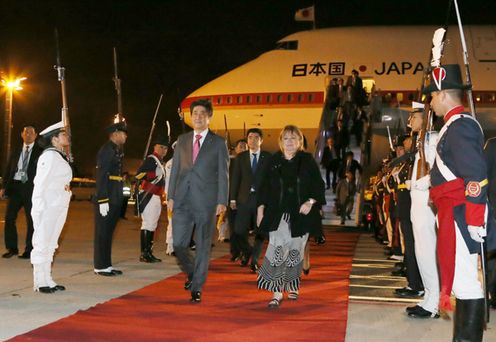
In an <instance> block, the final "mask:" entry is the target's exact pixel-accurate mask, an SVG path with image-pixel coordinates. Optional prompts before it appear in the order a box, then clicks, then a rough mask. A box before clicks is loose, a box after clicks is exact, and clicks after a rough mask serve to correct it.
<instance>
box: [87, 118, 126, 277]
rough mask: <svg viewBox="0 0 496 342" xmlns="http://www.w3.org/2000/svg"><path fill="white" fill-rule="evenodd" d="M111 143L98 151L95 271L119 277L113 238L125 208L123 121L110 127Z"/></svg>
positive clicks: (124, 140) (99, 273)
mask: <svg viewBox="0 0 496 342" xmlns="http://www.w3.org/2000/svg"><path fill="white" fill-rule="evenodd" d="M106 130H107V132H108V134H109V140H108V141H107V142H106V143H105V144H103V146H102V147H101V148H100V150H99V151H98V155H97V166H96V198H95V246H94V271H95V273H96V274H98V275H102V276H115V275H120V274H122V271H120V270H116V269H114V268H113V267H112V260H111V255H112V235H113V234H114V230H115V226H116V225H117V221H118V220H119V215H120V212H121V206H122V197H123V194H122V173H121V172H122V158H123V156H124V153H123V150H122V146H123V145H124V144H125V142H126V139H127V125H126V122H125V121H119V122H116V123H114V124H112V125H111V126H109V127H107V129H106Z"/></svg>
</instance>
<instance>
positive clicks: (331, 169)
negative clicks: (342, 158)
mask: <svg viewBox="0 0 496 342" xmlns="http://www.w3.org/2000/svg"><path fill="white" fill-rule="evenodd" d="M337 164H338V163H337V160H333V161H332V162H331V163H330V165H328V166H326V186H327V187H328V188H330V187H331V177H330V176H331V172H332V189H333V190H335V189H336V184H337V179H336V178H337V177H336V173H337V172H338V170H337V169H338V165H337Z"/></svg>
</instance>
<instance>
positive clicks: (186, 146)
mask: <svg viewBox="0 0 496 342" xmlns="http://www.w3.org/2000/svg"><path fill="white" fill-rule="evenodd" d="M190 109H191V117H192V128H193V130H192V131H190V132H188V133H185V134H182V135H180V136H179V137H178V139H177V142H175V143H174V146H172V144H171V141H170V138H169V137H161V136H158V137H156V139H155V140H154V141H153V144H152V150H151V153H150V154H149V155H148V156H147V157H146V158H145V160H144V161H143V163H142V165H141V166H140V167H139V169H138V170H137V172H136V177H135V180H136V182H137V184H138V188H137V189H136V191H135V193H136V209H137V212H138V214H139V216H140V218H141V221H142V223H141V232H140V240H141V244H140V245H141V254H140V261H142V262H147V263H155V262H160V261H161V260H160V259H159V258H157V257H155V256H154V254H153V242H154V238H155V231H156V228H157V226H158V221H159V218H160V215H161V212H162V207H163V204H164V203H165V201H167V211H168V216H169V226H168V229H167V254H172V255H174V256H175V257H176V259H177V262H178V264H179V266H180V267H181V270H182V271H183V272H184V273H185V275H186V281H185V284H184V288H185V289H186V290H188V291H190V293H191V302H195V303H197V302H201V293H202V288H203V285H204V283H205V281H206V278H207V274H208V265H209V261H210V252H211V248H212V246H213V244H212V239H213V236H214V235H215V229H216V227H217V228H220V227H221V226H224V229H223V232H221V234H219V236H222V240H223V241H226V242H229V243H230V245H231V254H232V258H231V260H232V261H233V262H236V261H239V262H240V265H241V266H249V268H250V269H251V271H252V272H253V273H254V274H258V287H259V288H260V289H265V290H267V291H270V292H271V293H272V298H271V300H270V302H269V307H271V308H277V307H279V305H280V304H281V302H282V300H283V298H284V294H286V295H287V298H288V299H289V300H297V299H298V296H299V288H300V282H301V274H302V273H305V274H308V273H309V272H310V256H309V248H308V239H309V236H311V237H313V238H314V239H315V241H316V242H317V243H320V244H322V243H325V237H324V234H323V232H322V224H321V207H322V205H324V204H325V196H324V192H325V185H324V182H323V180H322V177H321V176H320V170H319V166H318V165H317V163H316V161H315V159H314V158H313V156H312V155H311V154H309V153H307V152H305V151H304V147H305V146H304V137H303V134H302V132H301V130H300V129H299V128H298V127H296V126H292V125H288V126H286V127H285V128H284V129H283V130H282V131H281V133H280V136H279V146H280V151H279V152H276V153H275V154H271V153H269V152H266V151H263V150H262V143H263V131H262V130H261V129H258V128H253V129H250V130H248V132H247V134H246V139H244V140H241V141H239V142H237V144H236V148H235V151H236V156H232V157H231V158H230V156H229V153H228V149H227V145H226V141H225V140H224V139H223V138H221V137H220V136H218V135H216V134H214V133H213V132H212V131H210V130H209V128H208V126H209V122H210V119H211V117H212V115H213V108H212V105H211V103H210V102H209V101H207V100H198V101H196V102H193V104H192V105H191V108H190ZM106 131H107V133H108V140H107V142H105V143H104V144H103V146H102V147H101V148H100V150H99V151H98V153H97V158H96V191H95V194H94V196H93V199H92V202H93V207H94V226H95V233H94V256H93V259H94V273H95V274H96V275H98V276H104V277H115V276H120V275H122V274H123V272H122V270H119V269H116V268H114V267H113V265H112V238H113V233H114V230H115V228H116V225H117V222H118V220H119V219H120V218H125V211H123V206H124V205H125V204H124V203H125V202H127V197H128V196H129V180H128V179H127V174H125V173H124V174H123V173H122V158H123V145H124V144H125V142H126V140H127V125H126V122H125V120H123V118H121V117H120V116H116V120H114V123H113V124H112V125H110V126H109V127H107V128H106ZM21 137H22V139H23V145H22V148H21V149H19V151H16V152H15V153H13V154H12V156H11V158H10V163H9V167H8V168H7V173H6V174H5V176H4V183H3V187H2V194H1V195H2V196H3V195H4V189H5V194H6V195H7V198H8V201H7V210H6V217H7V220H6V224H5V244H6V248H7V251H6V252H5V253H4V254H3V255H2V257H3V258H12V257H14V256H18V257H19V258H24V259H30V260H31V263H32V265H33V284H34V285H33V288H34V290H35V291H38V292H40V293H48V294H51V293H55V292H57V291H64V290H65V286H63V285H60V284H57V283H56V282H55V281H54V280H53V279H52V272H51V267H52V262H53V256H54V253H55V250H56V248H57V247H58V239H59V237H60V234H61V231H62V228H63V226H64V224H65V220H66V217H67V211H68V208H69V204H70V199H71V190H70V182H71V179H72V169H71V166H70V155H69V153H68V147H69V146H70V137H69V134H68V133H67V128H66V127H65V126H64V125H63V123H62V122H58V123H56V124H54V125H52V126H50V127H48V128H47V129H45V130H43V131H42V132H41V133H40V137H39V139H38V140H39V142H42V143H41V144H37V143H36V142H35V140H37V138H38V133H37V132H36V129H35V127H34V126H32V125H26V126H25V127H23V129H22V132H21ZM39 145H43V147H44V148H42V147H40V146H39ZM171 147H174V153H173V158H172V159H171V160H169V161H168V162H167V164H164V157H165V156H166V154H167V151H168V150H169V148H171ZM230 159H231V160H230ZM123 189H126V191H125V192H126V193H123ZM22 207H24V211H25V213H26V219H27V221H28V234H27V239H26V247H25V249H24V252H23V253H22V254H20V255H19V249H18V241H17V228H16V225H15V224H16V219H17V214H18V212H19V211H20V209H21V208H22ZM250 233H251V234H254V236H255V238H254V242H253V244H252V243H251V239H249V234H250ZM264 240H268V242H269V243H268V248H267V250H266V252H265V256H264V257H263V262H261V263H260V259H261V258H262V252H263V251H262V246H263V242H264ZM192 249H195V253H194V254H192V253H191V250H192Z"/></svg>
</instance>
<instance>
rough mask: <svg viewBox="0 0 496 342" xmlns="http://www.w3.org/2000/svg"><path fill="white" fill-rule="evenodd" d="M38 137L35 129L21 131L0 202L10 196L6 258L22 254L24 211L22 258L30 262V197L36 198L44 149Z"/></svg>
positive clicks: (0, 192) (9, 164) (7, 216)
mask: <svg viewBox="0 0 496 342" xmlns="http://www.w3.org/2000/svg"><path fill="white" fill-rule="evenodd" d="M37 136H38V134H37V133H36V129H35V128H34V126H32V125H25V126H23V128H22V132H21V138H22V141H23V144H22V146H21V147H20V148H19V149H18V150H16V151H15V152H14V153H12V154H11V156H10V158H9V162H8V164H7V168H6V169H5V174H4V175H3V187H2V189H0V198H2V197H3V196H4V195H6V196H8V202H7V209H6V212H5V247H6V248H7V252H6V253H4V254H3V255H2V257H3V258H11V257H13V256H14V255H17V254H18V253H19V249H18V246H17V227H16V220H17V214H18V213H19V210H21V208H24V213H25V215H26V223H27V232H26V248H25V250H24V253H22V254H21V255H19V258H22V259H29V258H30V256H31V250H32V249H33V244H32V241H31V240H32V238H33V219H32V218H31V207H32V202H31V196H32V194H33V180H34V177H35V175H36V164H37V163H38V157H39V156H40V154H41V152H42V151H43V149H42V148H41V147H39V146H38V145H37V144H36V142H35V140H36V137H37Z"/></svg>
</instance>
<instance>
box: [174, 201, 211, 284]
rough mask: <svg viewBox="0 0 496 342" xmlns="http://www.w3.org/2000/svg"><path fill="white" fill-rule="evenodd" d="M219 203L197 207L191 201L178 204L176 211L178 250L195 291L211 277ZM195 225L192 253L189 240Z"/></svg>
mask: <svg viewBox="0 0 496 342" xmlns="http://www.w3.org/2000/svg"><path fill="white" fill-rule="evenodd" d="M215 222H216V217H215V207H212V208H210V209H209V210H208V209H207V210H193V209H192V208H190V207H189V206H188V205H187V204H184V205H181V206H179V207H176V206H174V211H173V212H172V227H174V229H173V230H172V237H173V241H174V252H175V253H176V257H177V261H178V263H179V267H181V270H182V271H183V272H184V273H186V275H187V276H188V278H189V279H190V280H191V281H192V284H191V291H192V292H194V291H201V290H202V287H203V284H205V281H206V280H207V274H208V265H209V263H210V252H211V249H212V246H211V244H212V237H213V235H214V231H215ZM193 227H194V228H195V235H194V237H195V239H194V240H195V243H196V255H195V256H194V257H193V255H192V254H191V251H190V248H189V244H190V241H191V234H192V233H193Z"/></svg>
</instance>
